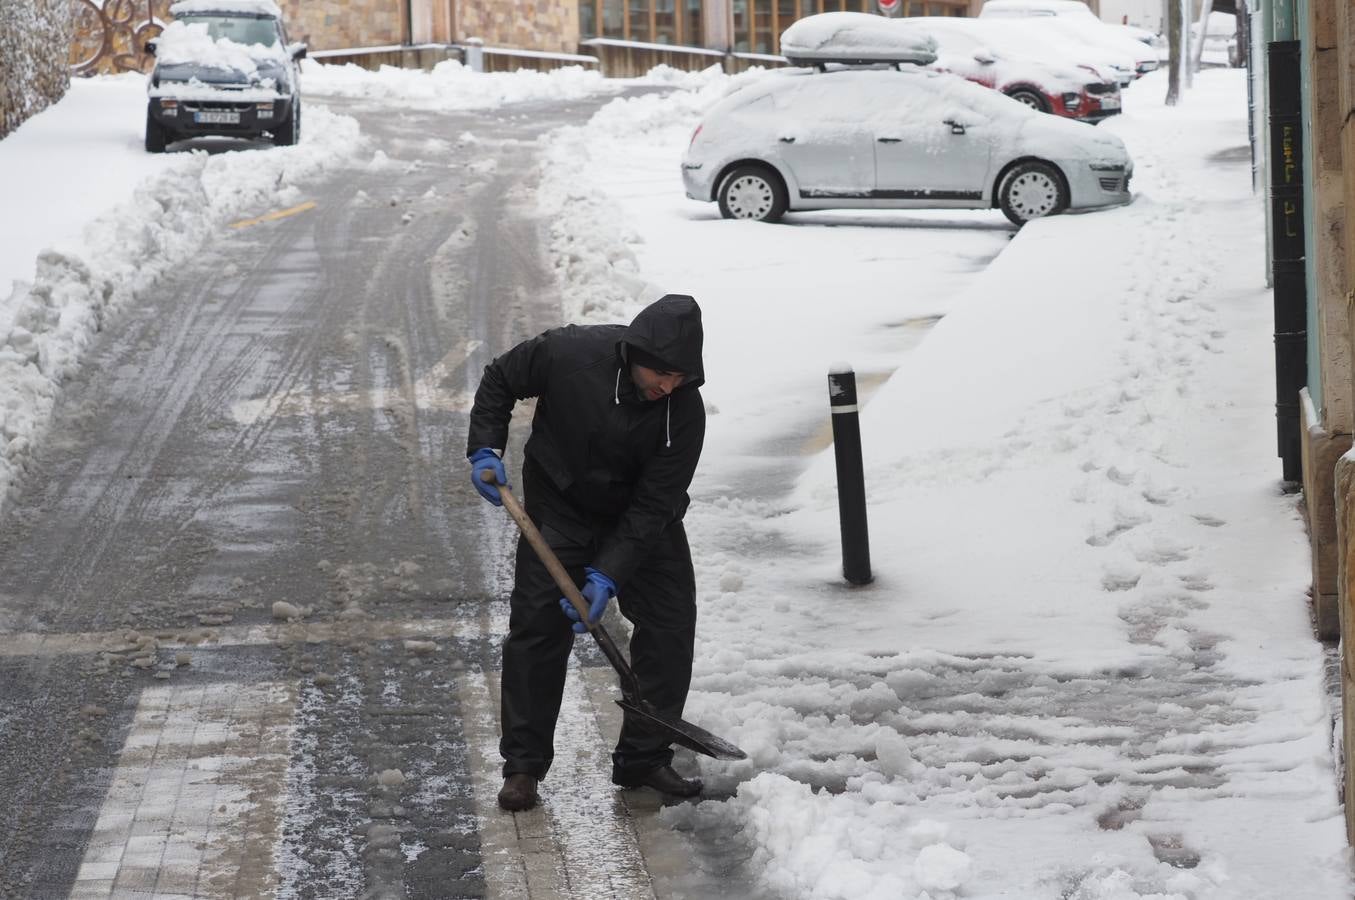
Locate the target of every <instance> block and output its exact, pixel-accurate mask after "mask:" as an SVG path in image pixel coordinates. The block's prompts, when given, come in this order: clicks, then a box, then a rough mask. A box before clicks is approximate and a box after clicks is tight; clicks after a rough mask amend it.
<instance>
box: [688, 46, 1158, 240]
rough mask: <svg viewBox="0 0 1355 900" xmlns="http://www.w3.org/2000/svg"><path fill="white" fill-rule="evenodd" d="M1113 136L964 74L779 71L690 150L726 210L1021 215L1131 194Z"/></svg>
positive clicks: (752, 86)
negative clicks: (941, 210)
mask: <svg viewBox="0 0 1355 900" xmlns="http://www.w3.org/2000/svg"><path fill="white" fill-rule="evenodd" d="M1133 172H1134V163H1133V161H1132V160H1131V159H1130V158H1129V153H1128V152H1127V151H1126V150H1125V147H1124V143H1123V142H1122V141H1121V140H1120V139H1119V138H1118V137H1116V136H1115V135H1113V134H1108V133H1106V132H1103V131H1100V130H1098V129H1091V128H1088V127H1087V126H1086V125H1083V124H1080V123H1077V122H1072V121H1069V120H1067V119H1062V118H1059V117H1056V116H1046V115H1041V114H1040V113H1038V112H1036V111H1035V110H1033V109H1031V108H1030V107H1028V106H1025V105H1023V104H1021V103H1019V102H1017V101H1015V100H1013V99H1011V98H1010V97H1005V96H1003V95H1002V94H999V93H997V92H996V91H991V90H988V89H987V88H984V87H980V86H979V85H977V84H973V83H971V82H968V81H966V80H964V79H962V78H959V77H957V76H954V75H949V74H945V73H940V72H932V71H927V70H923V69H918V68H916V67H912V66H902V67H900V68H898V69H884V68H871V69H862V68H847V69H842V70H839V71H814V70H808V69H799V70H796V69H782V70H779V71H776V72H772V73H770V74H769V75H768V76H767V77H765V78H762V79H759V80H757V81H754V82H751V83H749V84H747V85H745V86H744V87H742V88H740V89H737V90H735V91H734V92H733V93H731V94H729V95H728V96H726V97H725V98H724V99H722V100H721V101H719V102H718V103H716V104H715V106H714V107H712V108H711V109H710V110H709V112H707V113H706V116H705V118H704V119H703V120H702V122H701V124H700V125H699V126H698V127H697V129H696V132H695V133H694V134H693V135H692V140H691V143H690V145H689V146H688V148H687V152H686V154H685V155H684V157H683V159H682V180H683V184H684V186H685V188H686V191H687V196H688V197H691V198H692V199H694V200H703V201H707V202H716V203H718V204H719V205H720V213H721V214H722V215H723V216H724V217H725V218H735V219H759V220H762V221H766V222H771V221H776V220H777V219H779V218H780V217H781V216H782V215H783V214H784V213H786V212H787V211H798V210H810V209H836V208H852V209H915V208H926V207H933V208H948V209H987V208H992V207H998V208H1000V209H1001V210H1002V212H1003V213H1004V214H1005V215H1006V216H1007V218H1008V219H1010V220H1011V221H1012V222H1014V223H1016V224H1017V225H1020V224H1022V223H1024V222H1027V221H1029V220H1031V219H1034V218H1038V217H1040V216H1048V215H1053V214H1055V213H1060V212H1064V211H1065V210H1083V209H1092V208H1096V207H1104V206H1115V205H1118V204H1123V203H1127V202H1128V201H1129V200H1130V196H1131V195H1130V193H1129V179H1130V177H1131V176H1132V175H1133Z"/></svg>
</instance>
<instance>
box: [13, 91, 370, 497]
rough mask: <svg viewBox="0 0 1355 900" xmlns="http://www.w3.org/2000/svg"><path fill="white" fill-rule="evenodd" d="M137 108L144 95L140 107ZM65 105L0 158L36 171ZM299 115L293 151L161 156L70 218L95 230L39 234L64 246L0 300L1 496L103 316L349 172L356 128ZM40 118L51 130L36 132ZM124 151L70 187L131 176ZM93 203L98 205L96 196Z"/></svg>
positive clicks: (49, 251) (313, 111)
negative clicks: (120, 190)
mask: <svg viewBox="0 0 1355 900" xmlns="http://www.w3.org/2000/svg"><path fill="white" fill-rule="evenodd" d="M92 81H93V82H94V86H93V87H91V88H89V89H88V90H89V91H91V92H93V93H95V94H98V93H100V91H99V84H98V83H99V82H111V84H112V86H113V87H114V88H115V89H117V90H121V89H122V88H123V87H126V86H128V85H130V84H132V83H133V82H129V81H128V80H127V79H125V78H114V79H103V78H96V79H92ZM134 83H136V84H144V78H141V77H136V76H134ZM85 90H86V89H85V88H83V87H82V92H84V91H85ZM144 102H145V101H144V94H143V95H142V98H141V99H139V104H138V105H140V104H144ZM64 106H65V104H58V106H57V107H55V108H53V109H52V110H48V111H47V112H45V113H44V114H43V115H41V116H39V117H37V118H36V119H34V120H33V121H31V122H29V123H27V125H26V126H25V128H23V129H20V131H19V132H17V133H16V134H15V135H13V136H12V137H11V138H9V139H8V140H7V141H6V142H5V143H4V145H3V146H2V147H0V150H3V154H0V158H3V159H6V160H10V159H13V160H18V161H20V162H22V161H23V160H25V159H28V160H30V162H29V165H30V166H31V165H33V163H32V162H31V160H33V159H34V158H35V157H36V156H38V155H41V154H44V153H46V142H47V141H49V140H56V141H58V142H59V141H60V139H61V134H62V133H63V130H64V127H63V126H62V124H61V123H62V121H63V115H64V114H65V113H66V110H65V109H63V107H64ZM133 109H137V107H133ZM138 111H139V110H138ZM71 114H73V115H76V116H78V114H79V104H72V106H71ZM306 115H307V133H306V139H305V142H304V143H302V144H300V145H298V146H296V147H289V148H276V149H269V150H260V151H253V150H251V151H242V152H236V153H223V154H219V155H214V156H209V155H207V154H205V153H202V152H195V153H191V154H170V155H169V156H166V157H157V158H156V160H155V163H154V169H153V170H152V171H153V172H154V173H155V174H154V175H153V176H152V177H149V178H146V180H144V181H143V182H142V183H141V184H140V186H139V187H137V188H136V189H135V190H134V191H133V192H132V193H131V196H130V197H125V196H120V197H117V198H116V205H114V206H113V207H112V208H104V209H102V210H97V209H91V208H90V207H88V206H83V207H81V208H80V209H79V210H77V214H79V213H83V216H84V217H85V218H86V219H87V220H88V219H92V221H90V223H89V224H88V225H87V226H85V227H84V228H83V232H82V233H80V236H79V237H78V238H75V235H74V234H70V235H65V234H62V231H63V229H62V228H52V229H51V230H49V231H47V232H45V233H46V235H47V237H48V238H49V239H50V238H52V237H56V236H58V235H60V236H61V238H62V239H61V240H59V241H58V242H57V243H56V245H55V246H52V245H48V246H47V247H46V248H45V249H43V250H41V252H40V253H39V254H38V257H37V266H36V271H35V273H34V276H33V277H32V279H31V281H30V280H27V279H22V280H18V281H15V282H14V288H13V292H12V293H11V294H9V295H8V296H7V297H6V298H5V299H4V300H3V301H0V496H3V491H5V490H7V489H8V487H9V486H10V484H11V483H12V482H13V480H14V477H15V475H16V474H17V473H18V472H19V471H22V469H23V468H24V466H25V463H26V461H27V459H28V456H29V454H30V451H31V450H32V448H33V447H34V445H35V443H36V441H37V440H38V439H39V437H40V436H41V434H42V432H43V430H44V428H45V426H46V423H47V420H48V418H49V415H50V412H51V409H52V405H53V403H54V402H55V400H56V397H57V394H58V392H59V390H60V386H61V383H62V381H63V380H64V379H65V378H66V376H68V375H69V374H70V373H71V372H72V371H73V370H74V368H75V367H76V366H77V365H78V364H79V361H80V358H81V356H82V354H83V353H84V351H85V350H86V348H87V347H88V346H89V344H90V341H91V340H92V339H93V337H94V334H95V332H97V331H98V330H99V328H100V327H101V323H102V322H103V320H104V317H105V316H107V315H108V314H109V313H110V312H112V311H113V310H115V309H117V308H118V307H120V306H123V305H125V304H126V303H127V302H129V301H130V300H132V299H133V298H135V297H136V295H137V293H138V292H139V291H140V290H142V289H143V288H145V287H146V286H147V285H149V284H150V283H151V282H153V281H154V280H155V279H156V278H158V277H159V276H160V275H161V274H162V273H163V272H165V271H167V270H168V269H170V268H171V267H172V266H174V265H175V264H176V263H179V262H181V261H183V260H185V259H187V258H189V257H190V256H192V254H194V253H195V252H197V251H198V249H199V248H200V247H201V246H202V245H203V244H204V243H205V242H206V241H207V240H208V239H209V238H210V236H211V234H212V233H213V232H214V231H216V230H217V229H219V228H221V227H222V225H223V224H224V223H227V222H230V221H232V220H233V219H237V218H240V217H241V216H246V215H253V214H257V213H259V212H265V211H267V210H269V209H275V208H278V207H284V206H288V205H291V204H295V203H296V202H298V200H299V198H300V196H301V194H300V190H299V187H298V185H300V184H302V183H304V182H306V181H310V180H313V179H316V178H318V177H320V176H322V175H324V174H325V173H327V172H330V171H332V170H333V169H335V168H336V167H338V166H340V165H344V164H347V163H348V162H349V161H350V160H351V159H352V158H353V156H354V154H355V153H357V152H359V151H360V149H361V146H362V141H361V140H360V138H359V135H358V129H357V123H356V122H355V121H354V120H353V119H351V118H348V117H345V116H336V115H334V114H332V113H330V112H328V111H327V110H325V109H323V108H320V107H311V108H310V109H308V110H307V114H306ZM48 117H51V120H52V124H53V126H54V127H53V128H51V129H48V128H47V127H46V126H47V122H45V121H44V120H45V119H47V118H48ZM133 122H134V123H137V124H139V120H138V119H133ZM133 127H135V126H133ZM86 152H88V151H86ZM122 152H125V153H133V154H136V155H137V157H138V158H137V159H135V160H133V161H131V162H130V163H126V164H124V163H123V162H122V161H121V160H120V159H119V158H118V156H117V155H116V154H113V155H110V157H109V158H108V160H107V162H108V167H107V169H105V170H101V171H97V172H86V173H81V172H79V171H73V172H71V173H70V175H71V181H72V182H73V185H72V188H73V189H74V190H76V191H78V190H79V189H80V187H81V184H82V183H83V182H84V181H86V180H89V181H91V182H92V181H96V180H98V179H99V178H101V177H108V175H109V173H110V172H131V171H138V170H139V167H140V165H142V164H143V162H144V157H145V156H146V154H145V153H144V151H142V150H141V149H140V148H139V147H138V146H137V145H136V144H135V143H133V144H132V145H131V146H130V147H124V148H123V150H122ZM20 171H25V170H24V169H23V168H22V167H21V169H20ZM27 171H31V168H30V169H28V170H27ZM115 183H117V182H115ZM121 184H124V185H125V184H127V182H125V181H124V182H121ZM124 189H125V188H124ZM90 193H91V194H92V195H93V196H102V195H100V194H99V192H98V190H93V191H91V192H90ZM86 202H88V201H86ZM78 222H79V218H78V217H77V219H76V220H75V221H72V222H70V223H67V224H66V225H65V227H66V228H74V229H75V230H76V232H77V233H78V232H79V229H78ZM40 233H42V232H40Z"/></svg>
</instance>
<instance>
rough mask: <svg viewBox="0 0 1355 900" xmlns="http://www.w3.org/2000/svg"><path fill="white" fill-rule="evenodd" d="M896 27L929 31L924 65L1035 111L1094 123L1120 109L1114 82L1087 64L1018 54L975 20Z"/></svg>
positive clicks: (911, 21) (921, 20)
mask: <svg viewBox="0 0 1355 900" xmlns="http://www.w3.org/2000/svg"><path fill="white" fill-rule="evenodd" d="M898 24H899V26H901V27H903V28H909V29H917V30H919V31H922V32H925V33H927V34H929V35H931V36H932V37H933V38H934V39H935V40H936V43H937V58H936V61H935V62H933V63H931V64H930V68H933V69H936V70H937V71H939V72H951V73H954V74H956V75H959V76H960V77H961V78H967V79H969V80H970V81H972V82H974V83H975V84H981V85H983V86H984V87H990V88H993V89H994V90H997V91H1001V92H1002V93H1004V94H1006V95H1007V96H1008V97H1011V98H1012V99H1013V100H1019V101H1020V102H1022V103H1024V104H1026V105H1027V106H1029V107H1031V108H1032V109H1037V110H1039V111H1040V112H1046V113H1051V114H1053V115H1056V116H1064V117H1066V118H1069V119H1080V120H1082V121H1084V122H1100V121H1101V120H1103V119H1106V118H1108V117H1110V116H1113V115H1117V114H1119V112H1120V85H1119V82H1118V81H1117V80H1116V79H1114V78H1108V77H1104V76H1102V75H1101V73H1100V72H1098V71H1097V70H1096V69H1095V68H1093V67H1092V66H1089V65H1081V66H1077V65H1073V64H1069V63H1063V64H1060V63H1059V62H1058V61H1056V60H1055V61H1049V60H1046V59H1040V58H1037V57H1035V56H1032V55H1023V54H1021V52H1020V46H1019V44H1016V43H1012V44H1010V45H1009V44H1008V43H1007V42H1006V41H1005V40H1004V32H1003V31H1002V29H1001V28H1000V27H996V28H995V27H994V26H993V24H992V23H990V22H980V21H978V20H977V19H963V18H953V17H939V16H922V17H916V18H908V19H899V20H898Z"/></svg>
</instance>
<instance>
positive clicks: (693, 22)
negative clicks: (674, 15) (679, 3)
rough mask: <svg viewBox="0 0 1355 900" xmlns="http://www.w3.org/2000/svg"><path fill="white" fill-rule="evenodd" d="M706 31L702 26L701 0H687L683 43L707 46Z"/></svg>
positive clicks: (690, 45)
mask: <svg viewBox="0 0 1355 900" xmlns="http://www.w3.org/2000/svg"><path fill="white" fill-rule="evenodd" d="M705 39H706V31H705V29H704V28H702V27H701V0H687V20H686V21H685V22H683V23H682V43H684V44H686V45H687V46H689V47H703V46H705Z"/></svg>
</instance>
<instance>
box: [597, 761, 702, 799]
mask: <svg viewBox="0 0 1355 900" xmlns="http://www.w3.org/2000/svg"><path fill="white" fill-rule="evenodd" d="M612 783H613V784H617V785H620V786H621V787H623V788H638V787H648V788H653V789H654V790H656V791H658V792H659V793H661V794H668V795H670V796H673V797H695V796H696V795H697V794H699V793H701V789H702V788H703V787H704V785H703V784H701V779H700V778H683V777H682V776H681V775H679V774H678V773H677V772H675V771H673V767H672V766H659V767H658V768H657V769H650V770H649V771H647V772H639V773H635V772H628V771H624V770H621V769H613V770H612Z"/></svg>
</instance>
